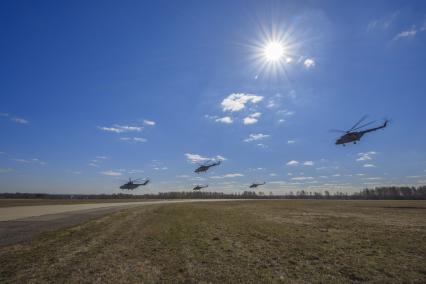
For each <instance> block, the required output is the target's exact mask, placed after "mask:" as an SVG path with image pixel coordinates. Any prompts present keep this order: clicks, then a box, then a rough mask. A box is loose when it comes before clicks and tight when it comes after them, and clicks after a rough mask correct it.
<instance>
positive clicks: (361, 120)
mask: <svg viewBox="0 0 426 284" xmlns="http://www.w3.org/2000/svg"><path fill="white" fill-rule="evenodd" d="M366 118H367V115H364V116H363V117H361V119H360V120H358V122H357V123H355V124H354V126H352V127H351V128H350V129H349V130H348V131H347V132H350V131H352V130H354V128H356V127H357V126H358V125H359V124H360V123H361V122H363V121H364V120H365V119H366Z"/></svg>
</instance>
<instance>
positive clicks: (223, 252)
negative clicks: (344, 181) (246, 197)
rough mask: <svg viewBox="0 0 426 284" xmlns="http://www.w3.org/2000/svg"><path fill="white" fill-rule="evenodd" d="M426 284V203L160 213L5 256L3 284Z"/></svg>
mask: <svg viewBox="0 0 426 284" xmlns="http://www.w3.org/2000/svg"><path fill="white" fill-rule="evenodd" d="M364 281H366V282H375V283H401V282H402V283H425V282H426V202H425V201H314V200H307V201H303V200H281V201H271V200H269V201H230V202H214V203H181V204H161V205H160V204H157V205H150V206H142V207H138V208H130V209H126V210H123V211H120V212H115V213H113V214H110V215H108V216H105V217H102V218H100V219H97V220H92V221H89V222H87V223H84V224H82V225H78V226H74V227H71V228H68V229H61V230H57V231H54V232H48V233H44V234H42V235H41V236H39V237H38V238H36V239H34V240H32V241H30V242H24V243H20V244H15V245H11V246H4V247H0V282H1V283H4V282H5V283H8V282H12V283H13V282H19V283H27V282H33V283H46V282H50V283H70V282H71V283H76V282H78V283H119V282H130V283H138V282H144V283H157V282H169V283H172V282H173V283H176V282H186V283H200V282H201V283H203V282H204V283H210V282H212V283H238V282H244V283H265V282H266V283H269V282H276V283H279V282H283V283H306V282H310V283H312V282H316V283H318V282H322V283H342V282H344V283H347V282H364Z"/></svg>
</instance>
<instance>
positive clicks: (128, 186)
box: [120, 178, 150, 190]
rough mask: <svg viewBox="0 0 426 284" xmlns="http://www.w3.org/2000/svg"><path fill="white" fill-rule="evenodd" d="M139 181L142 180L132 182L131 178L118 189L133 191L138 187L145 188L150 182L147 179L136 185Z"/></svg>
mask: <svg viewBox="0 0 426 284" xmlns="http://www.w3.org/2000/svg"><path fill="white" fill-rule="evenodd" d="M139 180H142V179H140V178H138V179H135V180H132V179H131V178H129V181H128V182H126V183H125V184H123V185H122V186H120V189H127V190H134V189H136V188H138V187H139V186H145V185H147V184H148V183H149V182H150V180H149V178H146V179H144V180H143V182H142V183H137V181H139Z"/></svg>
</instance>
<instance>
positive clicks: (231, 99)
mask: <svg viewBox="0 0 426 284" xmlns="http://www.w3.org/2000/svg"><path fill="white" fill-rule="evenodd" d="M261 100H263V97H262V96H257V95H253V94H244V93H233V94H230V95H229V96H228V97H226V98H225V99H224V100H223V101H222V103H221V105H222V110H223V111H231V112H234V111H240V110H242V109H244V108H245V105H246V103H248V102H251V103H253V104H257V103H258V102H260V101H261Z"/></svg>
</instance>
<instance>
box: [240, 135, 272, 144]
mask: <svg viewBox="0 0 426 284" xmlns="http://www.w3.org/2000/svg"><path fill="white" fill-rule="evenodd" d="M268 137H269V135H268V134H262V133H257V134H250V135H249V138H247V139H244V142H252V141H256V140H262V139H265V138H268Z"/></svg>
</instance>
